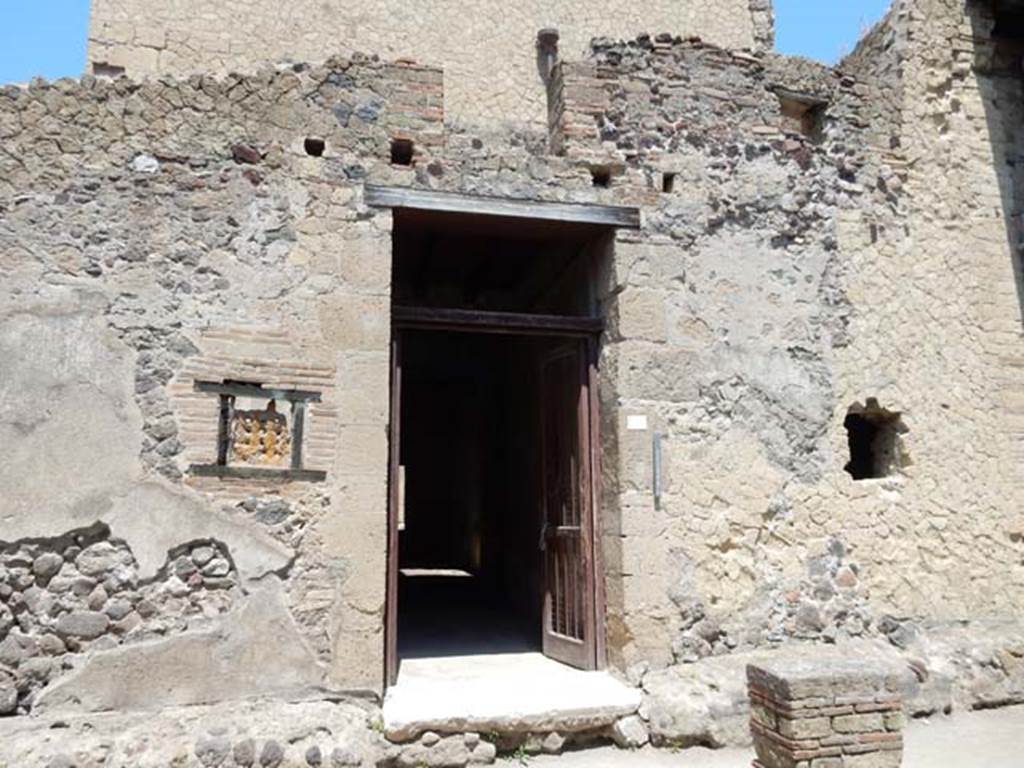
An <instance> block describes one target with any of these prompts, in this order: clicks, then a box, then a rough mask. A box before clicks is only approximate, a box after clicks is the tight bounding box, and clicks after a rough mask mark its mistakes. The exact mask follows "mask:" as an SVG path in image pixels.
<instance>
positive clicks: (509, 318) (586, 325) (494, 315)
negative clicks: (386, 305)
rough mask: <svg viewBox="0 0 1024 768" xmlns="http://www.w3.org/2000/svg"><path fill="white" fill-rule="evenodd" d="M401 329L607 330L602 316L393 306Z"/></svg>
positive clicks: (552, 332)
mask: <svg viewBox="0 0 1024 768" xmlns="http://www.w3.org/2000/svg"><path fill="white" fill-rule="evenodd" d="M391 319H392V322H393V323H394V325H395V326H396V327H398V328H420V329H434V330H449V331H467V332H469V331H472V332H477V333H507V334H517V335H523V336H595V335H598V334H600V333H601V332H602V331H603V330H604V320H603V319H602V318H600V317H566V316H562V315H534V314H526V313H519V312H480V311H476V310H467V309H434V308H432V307H392V309H391Z"/></svg>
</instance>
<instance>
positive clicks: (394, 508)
mask: <svg viewBox="0 0 1024 768" xmlns="http://www.w3.org/2000/svg"><path fill="white" fill-rule="evenodd" d="M401 342H402V334H401V331H399V330H395V331H394V332H393V334H392V337H391V417H390V418H391V420H390V423H389V425H388V551H387V593H386V597H385V602H386V606H385V611H384V614H385V623H384V687H385V688H387V687H389V686H392V685H394V684H395V683H396V682H398V566H399V563H398V524H399V515H400V512H401V510H400V509H399V506H400V504H401V477H400V468H401V461H402V450H401V448H402V428H401V424H402V418H401V416H402V357H401V354H402V344H401Z"/></svg>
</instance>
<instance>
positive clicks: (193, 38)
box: [88, 0, 773, 128]
mask: <svg viewBox="0 0 1024 768" xmlns="http://www.w3.org/2000/svg"><path fill="white" fill-rule="evenodd" d="M545 27H555V28H557V29H558V30H559V31H560V33H561V41H560V43H559V47H560V50H561V52H562V55H563V56H566V57H569V58H573V59H575V58H578V57H579V56H580V55H581V54H582V53H583V51H584V49H585V47H586V44H587V41H588V40H589V39H590V38H591V37H593V36H596V35H609V36H614V37H632V36H633V35H636V34H638V33H640V32H644V31H647V32H651V33H655V32H660V31H662V30H667V31H670V32H672V33H674V34H685V35H699V36H701V37H703V38H705V39H708V40H712V41H714V42H716V43H718V44H720V45H726V46H729V47H735V48H744V47H748V48H749V47H754V46H757V47H766V48H770V47H771V45H772V40H773V21H772V9H771V4H770V1H769V0H726V1H725V2H708V0H687V2H684V3H680V2H678V0H656V1H652V2H648V3H643V4H637V3H629V2H625V1H624V0H615V1H614V2H607V1H604V2H598V1H597V0H555V2H543V3H542V2H538V0H528V2H519V3H515V4H514V5H512V4H508V3H501V4H497V3H492V2H478V3H475V4H469V5H467V4H466V3H448V2H435V3H423V2H419V3H416V4H415V5H414V6H413V5H410V4H408V3H402V2H388V3H379V2H377V3H367V2H363V3H355V4H354V3H351V2H339V0H331V2H323V0H292V2H288V3H278V2H271V1H270V0H260V2H244V3H238V2H236V3H213V4H211V3H208V2H203V1H202V0H174V1H173V2H155V1H154V0H94V2H93V4H92V24H91V28H90V32H89V53H88V61H89V62H90V66H96V65H99V64H102V65H105V66H107V67H109V66H115V67H123V68H125V69H126V70H127V72H128V74H129V75H132V76H136V77H138V76H142V75H148V74H154V73H172V74H183V73H186V74H187V73H192V72H196V71H202V72H207V71H210V72H228V71H234V70H247V69H250V68H251V67H252V66H253V65H254V64H259V63H260V62H263V61H267V60H269V61H278V60H285V59H290V60H296V61H318V60H321V59H324V58H326V57H327V56H331V55H334V54H336V53H345V54H347V53H351V52H352V51H372V52H374V53H378V54H380V55H381V56H382V57H385V58H388V59H394V58H404V57H411V58H413V59H415V60H417V61H420V62H426V63H430V64H438V65H443V67H444V71H445V80H446V83H445V85H446V105H445V106H446V108H447V112H448V115H449V117H450V118H452V119H454V120H458V121H461V122H470V123H473V122H486V123H499V124H500V123H516V124H532V125H533V127H535V128H537V127H541V126H542V125H543V121H544V86H543V81H542V79H541V76H540V74H539V72H540V66H541V65H540V61H539V59H538V54H537V50H536V38H537V32H538V30H540V29H541V28H545Z"/></svg>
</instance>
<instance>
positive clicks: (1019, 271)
mask: <svg viewBox="0 0 1024 768" xmlns="http://www.w3.org/2000/svg"><path fill="white" fill-rule="evenodd" d="M967 13H968V14H969V18H970V22H971V26H972V29H973V31H974V38H975V40H977V41H979V42H978V43H977V44H976V45H975V49H974V50H975V53H974V71H975V73H976V74H977V76H978V87H979V89H980V90H981V94H982V97H983V102H984V105H985V119H986V122H987V125H988V136H989V141H990V142H991V146H992V160H993V163H994V165H995V170H996V174H997V178H998V182H999V191H1000V196H1001V197H1002V208H1003V216H1004V218H1005V221H1006V237H1007V241H1008V244H1009V247H1010V251H1011V253H1012V254H1013V256H1012V258H1013V274H1014V282H1015V284H1016V287H1017V300H1018V302H1019V303H1020V308H1021V317H1022V318H1024V263H1022V259H1024V0H974V1H973V2H968V4H967Z"/></svg>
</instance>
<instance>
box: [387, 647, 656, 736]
mask: <svg viewBox="0 0 1024 768" xmlns="http://www.w3.org/2000/svg"><path fill="white" fill-rule="evenodd" d="M639 707H640V691H639V690H637V689H636V688H631V687H629V686H628V685H626V684H625V683H622V682H620V681H619V680H617V679H616V678H615V677H613V676H612V675H611V674H610V673H609V672H606V671H589V672H586V671H582V670H578V669H574V668H572V667H569V666H566V665H565V664H561V663H559V662H557V661H554V660H552V659H549V658H547V657H545V656H544V655H543V654H541V653H495V654H485V655H474V656H449V657H440V658H422V659H405V660H404V661H403V662H402V665H401V669H400V670H399V674H398V683H397V684H396V685H394V686H392V687H391V688H390V689H388V692H387V695H386V696H385V699H384V732H385V735H386V736H387V737H388V738H389V739H391V740H393V741H407V740H410V739H413V738H415V737H417V736H418V735H419V734H422V733H424V732H426V731H436V732H438V733H467V732H476V733H492V732H493V733H527V732H547V731H558V732H559V733H563V734H566V733H577V732H581V731H591V730H596V729H599V728H602V727H605V726H609V725H611V724H612V723H614V722H615V721H616V720H618V719H620V718H622V717H626V716H628V715H631V714H633V713H635V712H636V711H637V709H638V708H639Z"/></svg>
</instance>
